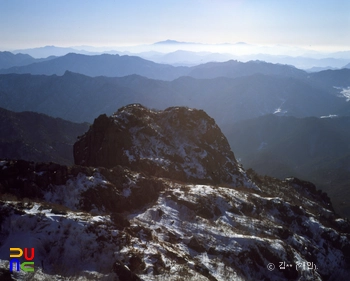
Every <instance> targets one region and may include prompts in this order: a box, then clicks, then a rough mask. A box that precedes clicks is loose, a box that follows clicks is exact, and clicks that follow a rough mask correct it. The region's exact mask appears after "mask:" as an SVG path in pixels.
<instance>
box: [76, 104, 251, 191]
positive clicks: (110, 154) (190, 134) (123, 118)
mask: <svg viewBox="0 0 350 281" xmlns="http://www.w3.org/2000/svg"><path fill="white" fill-rule="evenodd" d="M74 161H75V164H77V165H84V166H94V167H99V166H102V167H106V168H112V167H114V166H116V165H122V166H128V167H130V168H131V169H132V170H135V171H140V172H144V173H146V174H148V175H152V176H157V177H166V178H171V179H176V180H180V181H190V182H196V183H217V184H218V183H226V184H234V185H237V184H238V185H240V184H243V182H245V181H246V176H245V174H244V172H243V170H242V169H240V167H239V165H238V163H237V161H236V159H235V157H234V154H233V152H232V151H231V150H230V146H229V144H228V141H227V139H226V137H225V136H224V135H223V133H222V132H221V130H220V128H219V127H218V126H217V125H216V123H215V121H214V119H212V118H210V117H209V116H208V115H207V114H206V113H205V112H204V111H203V110H196V109H190V108H186V107H171V108H168V109H165V110H164V111H155V110H150V109H147V108H145V107H143V106H142V105H139V104H132V105H129V106H125V107H122V108H120V109H119V110H118V111H117V112H116V113H115V114H114V115H112V116H111V117H107V116H106V115H100V116H99V117H98V118H97V119H95V121H94V124H93V125H92V126H91V127H90V129H89V131H88V132H87V133H85V134H84V135H83V136H82V137H80V139H79V140H78V141H77V142H76V143H75V145H74Z"/></svg>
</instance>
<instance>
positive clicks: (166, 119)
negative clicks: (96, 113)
mask: <svg viewBox="0 0 350 281" xmlns="http://www.w3.org/2000/svg"><path fill="white" fill-rule="evenodd" d="M74 157H75V161H76V164H79V165H75V166H72V167H67V166H62V165H57V164H54V163H34V162H27V161H21V160H18V161H14V160H2V161H1V162H0V194H1V201H0V214H1V216H0V227H1V228H0V229H1V235H0V280H121V281H129V280H346V279H347V277H348V276H349V259H350V243H349V235H350V224H349V223H348V221H346V220H344V219H342V218H340V217H338V216H337V215H336V214H335V213H334V211H333V208H332V205H331V202H330V200H329V198H328V196H327V195H326V194H325V193H322V192H320V191H317V190H316V187H315V186H314V185H313V184H311V183H308V182H305V181H302V180H299V179H296V178H289V179H286V180H284V181H280V180H277V179H274V178H270V177H266V176H265V177H262V176H259V175H257V174H255V173H254V172H253V171H250V172H249V173H246V172H245V171H244V170H243V169H242V167H241V166H240V165H239V164H238V163H237V161H236V160H235V158H234V155H233V153H232V152H231V151H230V148H229V145H228V143H227V140H226V138H225V137H224V136H223V134H222V133H221V131H220V129H219V128H218V127H217V125H216V124H215V122H214V120H213V119H211V118H210V117H209V116H208V115H207V114H206V113H205V112H203V111H199V110H194V109H188V108H181V107H174V108H169V109H167V110H165V111H154V110H150V109H147V108H145V107H143V106H141V105H130V106H127V107H123V108H121V109H120V110H118V112H116V113H115V114H114V115H113V116H111V117H107V116H105V115H102V116H100V117H98V118H97V119H96V120H95V122H94V124H93V125H92V126H91V127H90V129H89V131H88V132H87V133H86V134H85V135H83V136H82V137H81V138H80V139H79V140H78V142H77V143H76V144H75V146H74ZM10 247H21V248H24V247H27V248H31V247H34V248H35V260H34V261H35V271H34V272H29V273H24V272H19V273H17V272H16V273H13V274H11V273H10V272H9V271H8V268H9V262H8V260H9V248H10ZM272 265H273V266H274V269H273V266H272ZM283 265H284V267H285V268H283V267H281V266H283ZM272 269H273V270H272ZM5 278H7V279H5Z"/></svg>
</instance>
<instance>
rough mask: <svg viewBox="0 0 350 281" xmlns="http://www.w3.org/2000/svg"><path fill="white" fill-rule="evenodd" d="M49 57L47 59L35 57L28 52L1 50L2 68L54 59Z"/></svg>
mask: <svg viewBox="0 0 350 281" xmlns="http://www.w3.org/2000/svg"><path fill="white" fill-rule="evenodd" d="M52 58H53V57H49V58H46V59H35V58H33V57H31V56H29V55H26V54H13V53H11V52H0V69H6V68H10V67H15V66H24V65H28V64H32V63H35V62H42V61H45V60H49V59H52Z"/></svg>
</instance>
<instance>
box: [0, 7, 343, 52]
mask: <svg viewBox="0 0 350 281" xmlns="http://www.w3.org/2000/svg"><path fill="white" fill-rule="evenodd" d="M349 31H350V1H349V0H327V1H326V0H128V1H125V0H123V1H120V0H98V1H96V0H59V1H58V0H57V1H54V0H31V1H28V0H0V49H1V50H14V49H21V48H33V47H40V46H47V45H55V46H62V47H68V46H81V45H89V46H97V47H98V46H128V45H139V44H152V43H154V42H158V41H162V40H166V39H173V40H178V41H185V42H198V43H208V44H220V43H236V42H247V43H250V44H258V45H288V46H299V47H306V48H310V49H332V50H350V32H349Z"/></svg>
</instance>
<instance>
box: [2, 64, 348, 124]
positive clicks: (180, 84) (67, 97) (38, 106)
mask: <svg viewBox="0 0 350 281" xmlns="http://www.w3.org/2000/svg"><path fill="white" fill-rule="evenodd" d="M228 64H233V65H238V66H242V67H243V68H242V72H241V73H238V75H239V74H241V75H242V74H243V73H244V71H245V68H247V67H248V66H251V67H252V68H253V67H254V66H256V67H260V63H256V62H252V63H251V64H249V63H247V64H242V63H236V62H231V63H228ZM225 65H227V64H225V63H224V66H225ZM261 65H262V66H263V67H262V69H266V68H267V67H268V66H271V69H272V70H271V69H270V71H271V72H273V71H276V70H277V69H282V71H283V70H287V71H286V73H285V75H287V74H288V73H291V74H292V75H295V76H300V75H303V72H300V71H299V70H297V69H295V68H289V67H284V66H279V65H277V66H276V65H270V64H265V63H261ZM215 67H216V66H215V65H214V66H213V67H211V64H208V69H205V68H204V69H201V68H197V69H196V68H194V70H193V72H192V74H193V75H194V74H196V75H198V76H204V75H206V73H208V74H210V73H213V72H214V73H215V71H218V73H219V74H218V75H220V71H221V70H220V65H218V68H215ZM282 71H281V74H283V72H282ZM294 71H295V72H294ZM349 73H350V70H347V69H343V70H338V71H328V72H320V73H315V74H309V75H308V76H307V77H306V78H291V77H282V76H274V75H262V74H255V75H250V76H244V77H238V78H225V77H219V78H214V79H195V78H192V77H181V78H179V79H176V80H174V81H160V80H152V79H147V78H144V77H141V76H137V75H130V76H126V77H120V78H109V77H89V76H84V75H81V74H75V73H72V72H66V73H65V74H64V75H63V76H56V75H52V76H46V75H30V74H21V75H19V74H6V75H0V106H2V107H4V108H6V109H8V110H12V111H36V112H41V113H45V114H48V115H51V116H54V117H61V118H64V119H67V120H70V121H73V122H85V121H87V122H92V120H93V118H95V116H97V115H99V114H102V113H107V114H112V113H113V111H114V110H115V108H118V107H120V106H123V105H126V104H129V103H135V102H139V103H143V104H145V105H146V106H149V107H153V108H158V109H164V108H166V107H169V106H174V105H185V106H190V107H194V108H200V109H204V110H206V111H207V112H208V113H209V114H210V115H211V116H213V117H214V118H215V120H217V122H218V123H219V124H220V126H224V125H225V124H231V123H232V122H237V121H239V120H243V119H249V118H254V117H258V116H261V115H265V114H269V113H274V114H277V115H289V116H297V117H307V116H318V117H320V116H328V115H334V114H343V115H346V114H348V113H349V110H350V108H349V104H348V103H347V102H346V99H345V98H344V97H340V96H341V92H342V89H343V88H346V87H348V86H349V85H350V81H349V76H350V75H349ZM227 75H232V76H234V75H235V72H234V71H233V72H232V73H228V74H227ZM305 75H306V74H305ZM334 86H338V88H334Z"/></svg>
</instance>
